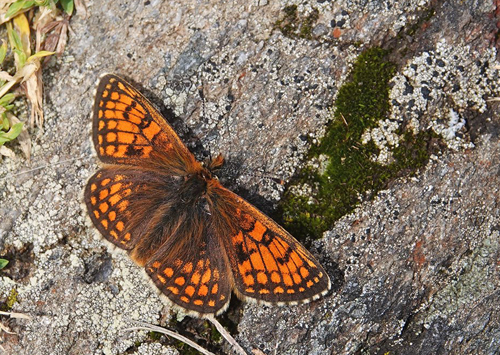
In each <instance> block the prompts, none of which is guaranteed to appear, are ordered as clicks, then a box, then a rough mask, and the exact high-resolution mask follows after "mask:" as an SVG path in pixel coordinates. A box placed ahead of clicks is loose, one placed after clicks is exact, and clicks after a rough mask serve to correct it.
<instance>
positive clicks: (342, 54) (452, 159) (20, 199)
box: [0, 0, 500, 355]
mask: <svg viewBox="0 0 500 355" xmlns="http://www.w3.org/2000/svg"><path fill="white" fill-rule="evenodd" d="M293 4H297V5H298V6H297V8H296V10H297V18H296V21H295V22H293V23H292V24H293V25H295V26H296V28H294V27H293V26H292V27H291V29H290V30H289V31H282V30H280V28H278V26H277V25H276V23H277V21H278V20H279V19H283V18H284V16H285V15H284V14H285V12H286V11H285V9H286V6H290V5H293ZM87 5H88V18H82V17H79V16H76V17H74V18H73V19H72V22H71V26H72V29H73V31H74V34H72V36H71V38H70V42H69V45H68V48H67V51H66V53H65V55H64V56H63V57H62V58H60V59H58V60H52V61H51V62H50V64H51V65H50V67H49V68H46V71H45V74H44V81H45V83H46V86H45V102H46V106H45V109H46V122H45V125H44V132H43V134H40V135H38V136H36V137H34V139H33V141H34V143H33V145H34V146H33V157H32V160H31V162H27V161H25V160H24V159H23V158H22V157H21V156H19V157H18V158H17V159H14V160H8V159H6V160H4V161H2V163H1V164H0V177H1V178H0V217H1V219H0V256H3V257H4V258H7V259H9V260H10V264H9V267H8V268H6V269H4V270H2V271H0V301H2V300H4V299H6V298H7V297H8V296H9V295H10V294H11V292H12V290H13V289H14V290H16V292H17V293H18V295H17V297H16V298H17V302H16V303H15V305H14V311H17V312H23V313H26V314H29V315H30V316H31V320H29V321H27V320H15V321H9V322H7V320H6V319H5V318H1V321H2V323H4V324H6V323H8V324H9V326H10V328H11V329H13V330H14V331H15V332H16V333H17V334H16V335H6V334H3V335H1V338H0V339H1V341H2V342H0V344H1V345H2V346H3V348H4V349H5V350H6V351H7V353H9V354H40V355H44V354H88V353H95V354H99V353H105V354H118V353H124V352H127V353H135V354H175V353H178V351H177V350H175V349H172V348H170V347H168V346H166V345H162V344H157V343H151V340H147V339H149V338H148V337H147V335H146V334H145V333H144V332H127V331H124V330H123V329H124V328H126V327H127V326H128V320H142V321H145V322H151V323H155V324H158V323H159V322H162V321H164V318H163V317H167V316H168V317H169V314H170V313H169V312H170V310H169V306H168V305H165V304H164V303H163V302H162V301H161V300H160V299H159V298H158V297H157V296H156V292H155V291H154V290H153V289H152V288H151V286H150V284H149V282H148V281H147V280H146V278H145V277H144V276H143V274H142V272H141V270H140V269H139V268H137V267H136V266H134V265H133V263H132V262H131V261H130V260H129V259H128V257H127V256H126V255H124V254H123V253H120V252H117V253H112V254H111V253H110V252H109V251H108V249H107V247H106V246H105V244H104V243H103V242H102V240H101V239H100V237H99V236H98V235H97V234H96V232H95V231H94V229H93V227H92V226H91V225H90V223H88V222H87V217H86V214H87V212H86V209H85V208H84V207H83V206H82V205H81V202H82V190H83V187H84V186H85V183H86V180H87V179H88V177H90V176H91V174H92V173H93V172H94V171H95V170H96V169H97V166H98V164H97V160H96V158H95V155H94V153H93V150H92V147H91V141H90V139H89V138H90V132H91V125H90V122H91V115H90V112H91V107H92V104H93V94H92V92H93V90H94V87H95V83H96V82H97V80H98V78H99V76H100V75H101V74H102V73H105V72H114V73H116V74H119V75H122V76H124V77H126V78H128V79H130V80H131V81H133V82H135V83H137V84H141V85H142V86H143V88H144V90H143V92H145V93H146V96H148V97H149V98H150V99H151V100H152V101H153V102H155V103H156V104H158V106H160V107H161V108H163V110H164V112H165V113H166V114H167V116H168V118H169V119H170V121H171V123H172V125H173V127H174V128H175V129H176V130H177V132H179V134H180V136H181V137H182V138H183V140H184V141H185V142H186V144H187V145H188V146H189V147H190V148H191V149H192V150H193V151H194V152H195V154H196V155H197V157H198V158H200V159H201V158H203V157H205V156H206V155H207V154H208V152H210V153H211V154H212V155H216V154H217V153H219V152H220V153H222V154H224V155H225V156H226V158H227V160H228V169H227V170H226V173H225V176H224V177H225V182H226V185H227V186H228V187H230V188H232V189H237V190H238V191H241V192H243V193H244V197H246V198H249V199H250V200H251V201H252V202H254V203H256V204H258V207H261V208H262V209H264V210H266V209H269V206H272V205H273V204H274V203H275V202H276V201H277V200H279V198H280V196H281V194H282V192H283V191H282V187H281V186H280V185H278V186H276V184H275V183H274V182H273V181H272V180H271V179H267V178H265V176H269V175H271V176H277V177H280V178H282V179H284V180H286V181H288V180H289V179H290V178H291V177H292V176H293V174H294V173H295V172H296V170H297V168H298V167H300V166H301V164H302V158H303V157H304V154H305V153H306V152H307V149H308V147H309V145H308V142H309V141H310V140H314V139H316V138H319V137H321V136H322V134H323V133H324V131H325V126H326V123H327V121H328V119H329V118H330V117H331V114H330V112H329V108H330V107H331V106H332V104H333V102H334V98H335V95H336V94H337V91H338V88H339V87H340V86H341V85H342V83H343V82H344V80H345V79H346V77H347V76H348V74H349V69H350V66H351V65H352V63H353V61H354V60H355V59H356V57H357V56H358V55H359V54H360V53H361V52H362V51H363V50H364V49H366V48H369V47H371V46H383V47H387V48H390V49H391V53H392V58H391V59H392V60H393V61H395V62H396V63H397V64H398V72H397V74H396V76H395V77H394V78H393V81H392V82H393V89H392V91H391V98H392V100H393V102H392V103H393V107H392V114H391V116H390V117H388V120H389V121H388V122H389V123H391V124H396V125H402V124H411V126H412V127H413V129H414V130H416V131H418V130H419V129H423V128H426V127H432V128H433V129H434V130H435V131H436V132H437V133H439V134H441V135H442V136H443V137H444V138H445V141H446V144H447V147H448V148H447V149H445V150H443V152H442V153H441V154H440V155H439V156H434V157H433V158H432V159H431V160H430V162H429V164H428V166H427V167H426V168H425V169H424V171H422V172H420V173H419V174H418V175H417V176H416V177H411V178H410V177H404V178H401V179H400V180H397V181H395V182H394V183H393V184H391V186H389V187H388V188H387V189H386V190H384V191H383V192H381V193H379V194H378V196H377V197H376V198H375V199H374V200H373V201H369V202H365V203H363V204H362V205H360V206H359V208H358V209H357V210H356V211H355V212H354V213H353V214H352V215H349V216H345V217H344V218H343V219H341V220H340V221H338V223H336V224H335V225H332V226H331V230H330V231H328V232H326V233H325V235H324V238H323V239H322V240H320V241H317V242H315V243H313V248H312V249H313V252H314V253H315V254H316V255H317V256H318V258H319V259H320V260H321V261H322V263H323V264H324V265H325V267H326V268H327V270H329V272H330V274H331V275H330V276H331V277H332V280H333V288H334V291H332V292H331V293H330V294H329V295H328V296H326V297H325V298H324V299H322V300H319V301H316V302H313V303H311V304H308V305H302V306H297V307H281V308H278V307H263V306H258V305H244V306H240V307H239V308H238V307H237V306H236V309H232V310H231V312H232V314H231V318H232V319H234V322H235V323H237V326H238V327H237V332H236V333H237V340H238V341H239V342H240V343H241V344H242V345H243V347H244V348H245V349H246V350H247V351H248V352H249V353H250V352H252V351H254V353H258V350H260V351H261V352H263V353H265V354H275V353H276V354H354V353H370V354H371V353H374V354H375V353H377V354H378V353H380V354H383V353H403V352H404V353H406V354H447V353H463V354H467V353H481V354H496V353H499V352H500V341H499V339H500V314H499V310H500V307H499V306H498V305H499V304H500V293H499V285H500V277H499V275H500V273H499V265H500V245H499V244H500V239H499V232H500V228H499V226H500V214H499V200H500V196H499V186H500V175H499V174H498V172H499V165H498V161H499V156H500V145H499V141H498V127H499V123H500V120H499V118H498V111H499V110H498V105H497V104H496V103H495V102H494V101H488V99H490V98H493V97H495V96H500V92H499V91H500V90H499V86H500V80H499V79H498V77H499V73H498V70H497V69H496V67H495V66H498V65H499V63H498V61H497V60H496V57H497V45H498V44H497V43H496V39H497V37H498V27H497V21H498V18H497V17H496V16H497V12H498V9H497V7H496V6H497V5H496V2H492V1H485V0H483V1H475V2H466V3H464V2H453V1H425V0H418V1H417V0H407V1H390V2H379V1H372V2H367V1H350V0H342V1H335V2H330V1H319V0H318V1H316V2H311V3H308V2H292V1H286V2H270V1H262V0H261V1H237V2H227V3H222V2H217V1H206V2H199V1H183V2H170V1H158V0H151V1H140V2H139V1H133V2H130V1H122V0H121V1H97V0H94V1H90V0H89V1H87ZM308 19H309V20H308ZM308 21H310V22H312V26H311V29H310V31H306V30H307V28H305V27H304V26H306V25H307V23H308ZM301 26H302V27H301ZM297 28H298V29H297ZM301 29H303V30H302V32H301ZM200 86H201V88H202V90H203V93H204V97H205V100H206V102H205V109H203V104H202V103H203V100H202V97H201V95H200V94H199V88H200ZM166 108H168V109H170V110H171V111H169V110H167V109H166ZM389 126H391V125H389V124H387V125H384V124H381V128H380V131H378V132H379V133H378V134H379V135H380V136H384V137H390V134H392V133H393V132H394V130H392V131H390V132H388V131H386V130H384V127H389ZM391 132H392V133H391ZM371 136H372V137H373V136H374V134H372V135H371ZM379 141H380V142H382V143H381V144H385V143H384V139H380V140H379ZM389 141H390V139H388V138H387V139H385V142H389ZM239 311H241V312H239ZM162 325H164V323H162ZM214 351H216V352H219V353H223V352H224V353H229V352H230V350H229V349H228V347H227V345H226V344H225V343H222V344H221V345H220V348H219V349H216V350H214Z"/></svg>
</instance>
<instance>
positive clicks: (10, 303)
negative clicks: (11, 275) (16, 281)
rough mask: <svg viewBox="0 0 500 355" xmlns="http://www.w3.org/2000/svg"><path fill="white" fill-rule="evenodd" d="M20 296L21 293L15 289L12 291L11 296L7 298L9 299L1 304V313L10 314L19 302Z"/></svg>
mask: <svg viewBox="0 0 500 355" xmlns="http://www.w3.org/2000/svg"><path fill="white" fill-rule="evenodd" d="M18 295H19V293H18V292H17V290H16V289H15V288H13V289H12V290H10V295H9V296H8V297H7V299H6V300H5V301H4V302H2V303H0V311H3V312H9V311H10V310H12V307H14V305H15V304H16V302H17V296H18Z"/></svg>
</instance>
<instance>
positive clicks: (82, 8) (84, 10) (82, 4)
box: [75, 0, 87, 19]
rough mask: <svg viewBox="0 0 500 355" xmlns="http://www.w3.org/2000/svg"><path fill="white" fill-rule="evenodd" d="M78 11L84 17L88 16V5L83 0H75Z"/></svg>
mask: <svg viewBox="0 0 500 355" xmlns="http://www.w3.org/2000/svg"><path fill="white" fill-rule="evenodd" d="M75 8H76V13H77V14H79V15H81V16H82V17H83V18H84V19H86V18H87V7H86V6H85V2H84V1H83V0H75Z"/></svg>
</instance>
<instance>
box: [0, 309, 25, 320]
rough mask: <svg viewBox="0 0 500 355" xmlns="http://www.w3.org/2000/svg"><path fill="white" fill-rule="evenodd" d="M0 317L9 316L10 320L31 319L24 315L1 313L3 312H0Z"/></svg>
mask: <svg viewBox="0 0 500 355" xmlns="http://www.w3.org/2000/svg"><path fill="white" fill-rule="evenodd" d="M0 316H9V317H10V318H18V319H31V318H30V317H29V316H28V315H26V314H23V313H16V312H3V311H0Z"/></svg>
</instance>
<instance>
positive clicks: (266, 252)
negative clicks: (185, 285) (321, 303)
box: [221, 194, 330, 304]
mask: <svg viewBox="0 0 500 355" xmlns="http://www.w3.org/2000/svg"><path fill="white" fill-rule="evenodd" d="M233 195H234V194H233ZM234 198H235V200H236V201H238V204H239V208H237V209H236V213H235V216H234V222H236V223H237V226H238V228H239V229H237V231H236V233H233V235H232V236H231V243H230V247H229V248H228V254H229V259H230V261H231V267H232V271H233V276H234V281H235V285H234V288H235V292H236V293H237V294H238V295H239V296H243V298H250V299H254V300H255V301H257V302H265V303H278V304H295V303H306V302H309V301H312V300H315V299H318V298H320V297H321V296H322V295H325V294H326V293H327V292H328V290H329V289H330V279H329V277H328V275H327V273H326V272H325V271H324V269H323V268H322V267H321V265H320V264H319V262H318V261H316V259H315V258H314V257H313V256H312V255H311V253H310V252H309V251H308V250H307V249H306V248H305V247H304V246H303V245H301V244H300V243H299V242H298V241H297V240H296V239H295V238H293V237H292V236H291V235H290V234H289V233H288V232H287V231H286V230H284V229H283V228H282V227H280V226H279V225H278V224H277V223H276V222H274V221H273V220H272V219H270V218H269V217H267V216H266V215H265V214H263V213H262V212H260V211H259V210H258V209H257V208H255V207H254V206H252V205H251V204H250V203H248V202H246V201H245V200H244V199H242V198H241V197H239V196H237V195H234ZM221 233H222V231H221Z"/></svg>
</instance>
